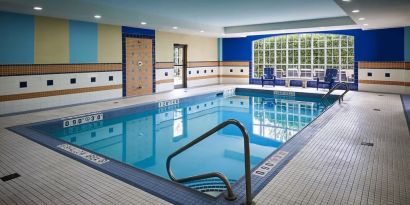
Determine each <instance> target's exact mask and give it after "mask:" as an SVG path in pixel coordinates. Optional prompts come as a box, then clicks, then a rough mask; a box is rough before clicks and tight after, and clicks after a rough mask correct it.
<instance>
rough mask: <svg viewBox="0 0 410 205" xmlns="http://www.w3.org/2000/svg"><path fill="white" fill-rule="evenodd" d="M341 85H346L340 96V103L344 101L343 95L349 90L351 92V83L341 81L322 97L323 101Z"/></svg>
mask: <svg viewBox="0 0 410 205" xmlns="http://www.w3.org/2000/svg"><path fill="white" fill-rule="evenodd" d="M340 85H344V86H345V91H344V92H343V94H342V95H341V96H339V98H338V100H339V104H340V103H341V100H342V101H343V97H344V96H345V94H346V93H347V92H349V90H350V89H349V85H348V84H347V83H345V82H339V83H337V84H336V85H335V86H334V87H333V88H332V89H330V90H329V91H328V92H327V93H326V94H325V95H324V96H323V97H322V99H321V101H322V102H323V100H324V99H327V97H328V96H329V95H330V94H331V93H332V92H333V91H335V90H336V89H337V88H338V87H340Z"/></svg>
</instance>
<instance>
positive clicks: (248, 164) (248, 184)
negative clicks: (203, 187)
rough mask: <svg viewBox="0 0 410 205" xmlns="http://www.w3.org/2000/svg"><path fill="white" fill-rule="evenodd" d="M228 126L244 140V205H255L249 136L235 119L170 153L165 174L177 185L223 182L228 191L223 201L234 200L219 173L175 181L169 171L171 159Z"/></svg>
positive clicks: (226, 180)
mask: <svg viewBox="0 0 410 205" xmlns="http://www.w3.org/2000/svg"><path fill="white" fill-rule="evenodd" d="M230 124H233V125H235V126H237V127H238V128H239V129H240V130H241V133H242V137H243V140H244V141H243V142H244V155H245V189H246V190H245V194H246V201H245V204H246V205H251V204H255V203H254V202H253V201H252V188H251V157H250V148H249V135H248V132H247V131H246V128H245V127H244V126H243V125H242V123H240V122H239V121H238V120H235V119H229V120H226V121H225V122H223V123H221V124H219V125H217V126H216V127H214V128H212V129H210V130H209V131H207V132H205V133H204V134H202V135H201V136H199V137H198V138H196V139H194V140H193V141H191V142H190V143H188V144H186V145H185V146H183V147H181V148H179V149H178V150H176V151H174V152H173V153H171V154H170V155H169V156H168V158H167V162H166V167H167V173H168V176H169V178H171V180H172V181H176V182H179V183H182V182H187V181H192V180H198V179H206V178H211V177H217V178H219V179H221V180H222V181H223V182H224V184H225V186H226V189H227V191H228V195H227V196H225V199H227V200H231V201H233V200H235V199H236V196H235V194H234V193H233V191H232V187H231V184H230V183H229V180H228V179H227V178H226V177H225V175H223V174H221V173H217V172H212V173H207V174H201V175H196V176H191V177H186V178H182V179H176V178H175V176H174V174H173V173H172V170H171V159H172V158H173V157H175V156H177V155H178V154H180V153H182V152H183V151H185V150H187V149H189V148H190V147H192V146H194V145H195V144H197V143H199V142H201V141H202V140H204V139H205V138H207V137H209V136H211V135H212V134H214V133H215V132H217V131H218V130H220V129H222V128H224V127H226V126H227V125H230Z"/></svg>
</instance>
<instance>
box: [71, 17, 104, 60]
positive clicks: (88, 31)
mask: <svg viewBox="0 0 410 205" xmlns="http://www.w3.org/2000/svg"><path fill="white" fill-rule="evenodd" d="M69 30H70V63H98V56H97V53H98V25H97V24H95V23H87V22H81V21H70V29H69Z"/></svg>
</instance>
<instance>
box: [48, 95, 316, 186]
mask: <svg viewBox="0 0 410 205" xmlns="http://www.w3.org/2000/svg"><path fill="white" fill-rule="evenodd" d="M319 100H320V99H319V98H307V97H291V96H281V95H267V94H252V93H251V92H250V93H237V94H236V95H234V96H230V97H224V96H220V95H213V96H212V97H211V98H209V97H207V98H203V99H200V100H198V99H196V100H187V101H184V102H182V103H181V104H179V105H174V106H171V107H167V108H161V109H153V110H145V111H144V112H138V113H127V114H126V115H123V116H120V117H115V118H111V119H104V120H102V121H99V122H94V123H89V124H83V125H79V126H75V127H69V128H62V127H61V128H58V129H57V128H53V129H50V128H42V130H41V131H42V132H43V133H46V134H47V135H49V136H52V137H55V138H58V139H60V140H63V141H66V142H69V143H72V144H74V145H77V146H79V147H83V148H86V149H88V150H91V151H93V152H95V153H97V154H100V155H104V156H106V157H109V158H111V159H115V160H118V161H121V162H123V163H126V164H128V165H131V166H133V167H136V168H138V169H142V170H144V171H147V172H149V173H152V174H155V175H157V176H160V177H163V178H165V179H169V178H168V175H167V172H166V166H165V162H166V158H167V157H168V156H169V154H171V153H172V152H174V151H175V150H176V149H178V148H180V147H181V146H183V145H185V144H187V143H189V142H190V141H192V140H194V139H195V138H197V137H199V136H200V135H201V134H203V133H205V132H206V131H208V130H209V129H211V128H213V127H214V126H216V125H218V124H220V123H222V122H223V121H225V120H228V119H231V118H233V119H237V120H239V121H240V122H242V123H243V125H245V127H246V129H247V130H248V133H249V136H250V142H251V144H250V150H251V165H252V167H254V166H256V165H257V164H258V163H260V162H261V161H262V160H264V159H265V158H266V157H267V156H268V155H269V154H271V153H272V152H273V151H274V150H276V149H278V148H279V147H280V146H281V145H282V144H283V143H285V142H286V141H288V140H289V139H290V138H292V137H293V136H294V135H295V134H296V133H297V132H299V131H300V130H301V129H302V128H304V127H305V126H306V125H308V124H309V123H310V122H311V121H312V120H314V119H315V118H316V117H317V116H318V115H319V114H320V113H321V112H323V110H324V106H323V105H322V104H321V103H320V102H319ZM172 169H173V172H174V174H175V176H176V177H177V178H182V177H187V176H192V175H197V174H202V173H207V172H215V171H217V172H221V173H223V174H225V175H226V176H227V177H228V178H229V179H230V180H232V181H235V180H238V179H239V178H240V177H242V176H243V175H244V158H243V138H242V135H241V132H240V131H239V129H238V128H237V127H235V126H233V125H229V126H227V127H226V128H225V129H223V130H221V131H219V132H217V133H216V134H214V135H212V136H211V137H209V138H207V139H206V140H204V141H202V142H201V143H199V144H197V145H195V146H194V147H192V148H190V149H188V150H187V151H185V152H183V153H182V154H180V155H178V156H177V157H175V158H174V159H173V161H172Z"/></svg>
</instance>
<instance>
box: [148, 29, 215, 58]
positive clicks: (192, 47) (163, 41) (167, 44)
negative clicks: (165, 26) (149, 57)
mask: <svg viewBox="0 0 410 205" xmlns="http://www.w3.org/2000/svg"><path fill="white" fill-rule="evenodd" d="M155 44H156V45H155V46H156V48H155V52H156V53H155V57H156V59H155V60H156V62H173V61H174V60H173V59H174V44H187V45H188V49H187V50H188V53H187V58H188V61H217V60H218V39H217V38H212V37H204V36H194V35H186V34H177V33H169V32H162V31H155Z"/></svg>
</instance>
